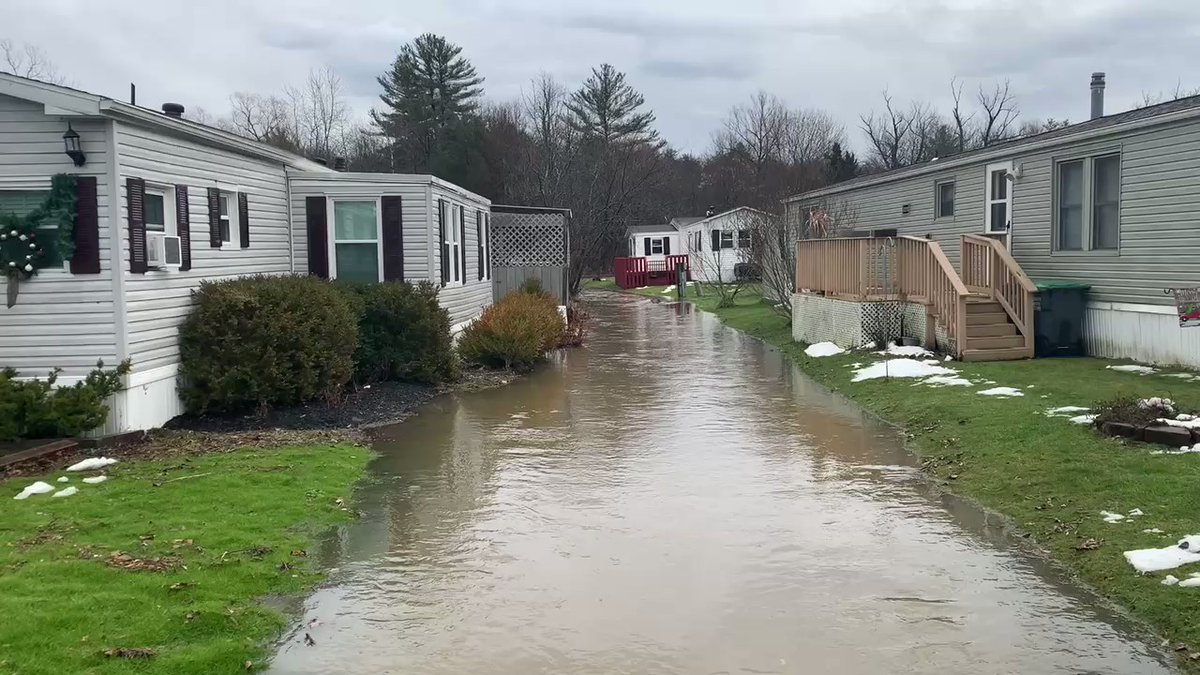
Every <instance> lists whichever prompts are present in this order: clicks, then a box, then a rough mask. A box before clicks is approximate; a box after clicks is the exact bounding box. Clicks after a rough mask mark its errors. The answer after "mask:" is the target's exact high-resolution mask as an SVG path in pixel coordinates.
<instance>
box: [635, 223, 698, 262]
mask: <svg viewBox="0 0 1200 675" xmlns="http://www.w3.org/2000/svg"><path fill="white" fill-rule="evenodd" d="M651 239H666V240H667V242H668V243H667V247H669V248H670V249H671V255H683V254H684V253H687V250H686V249H687V247H685V246H684V245H683V241H682V239H681V238H680V236H679V232H678V231H676V230H663V231H661V232H638V233H636V234H633V235H631V236H630V237H629V255H630V257H633V258H649V259H650V260H665V259H666V257H667V254H666V253H651V254H650V255H646V246H647V244H646V242H648V241H650V240H651Z"/></svg>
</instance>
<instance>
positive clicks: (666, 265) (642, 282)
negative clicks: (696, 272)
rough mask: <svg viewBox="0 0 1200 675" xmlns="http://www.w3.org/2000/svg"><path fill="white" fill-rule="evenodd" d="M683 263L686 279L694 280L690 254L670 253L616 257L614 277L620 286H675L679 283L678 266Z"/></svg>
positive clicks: (614, 260)
mask: <svg viewBox="0 0 1200 675" xmlns="http://www.w3.org/2000/svg"><path fill="white" fill-rule="evenodd" d="M679 263H683V266H684V270H685V280H686V281H691V280H692V267H691V261H690V259H689V256H687V255H669V256H666V257H665V258H645V257H638V258H614V259H613V279H614V280H615V281H616V284H617V287H618V288H626V289H628V288H642V287H644V286H674V285H675V284H676V283H677V278H676V267H677V265H678V264H679Z"/></svg>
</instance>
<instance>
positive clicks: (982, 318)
mask: <svg viewBox="0 0 1200 675" xmlns="http://www.w3.org/2000/svg"><path fill="white" fill-rule="evenodd" d="M997 323H1008V315H1007V314H1005V313H1004V311H1003V310H1001V311H999V312H986V313H983V314H976V313H973V312H971V311H970V310H968V311H967V325H968V326H980V325H984V324H997Z"/></svg>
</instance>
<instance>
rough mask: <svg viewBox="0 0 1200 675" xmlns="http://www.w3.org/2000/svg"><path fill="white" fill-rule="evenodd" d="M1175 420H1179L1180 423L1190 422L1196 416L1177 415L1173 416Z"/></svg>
mask: <svg viewBox="0 0 1200 675" xmlns="http://www.w3.org/2000/svg"><path fill="white" fill-rule="evenodd" d="M1175 419H1177V420H1179V421H1180V422H1191V421H1193V420H1195V419H1196V416H1195V415H1189V414H1187V413H1179V414H1178V415H1176V416H1175Z"/></svg>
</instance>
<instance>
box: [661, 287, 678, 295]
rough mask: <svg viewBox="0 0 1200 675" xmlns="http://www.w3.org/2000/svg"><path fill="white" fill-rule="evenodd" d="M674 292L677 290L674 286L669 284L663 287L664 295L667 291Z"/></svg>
mask: <svg viewBox="0 0 1200 675" xmlns="http://www.w3.org/2000/svg"><path fill="white" fill-rule="evenodd" d="M674 292H675V287H674V286H667V287H666V288H664V289H662V293H663V295H666V294H667V293H674Z"/></svg>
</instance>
